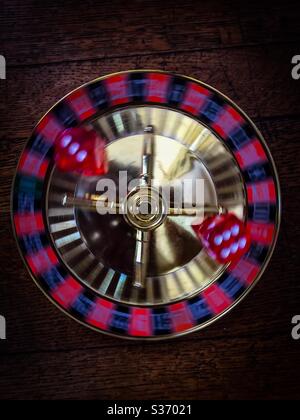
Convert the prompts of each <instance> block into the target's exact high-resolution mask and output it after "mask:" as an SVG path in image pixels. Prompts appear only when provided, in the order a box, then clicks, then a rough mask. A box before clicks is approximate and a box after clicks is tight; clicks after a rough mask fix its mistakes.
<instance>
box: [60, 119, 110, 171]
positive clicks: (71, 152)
mask: <svg viewBox="0 0 300 420" xmlns="http://www.w3.org/2000/svg"><path fill="white" fill-rule="evenodd" d="M54 150H55V151H54V159H55V164H56V166H57V167H58V168H59V169H60V170H61V171H63V172H76V173H78V174H82V175H85V176H95V175H103V174H105V173H106V172H107V169H108V168H107V159H106V153H105V141H104V140H103V139H102V138H101V137H100V136H99V134H98V133H97V132H96V131H95V130H88V129H87V128H85V127H75V128H68V129H66V130H64V131H62V132H61V133H60V134H59V135H58V136H57V138H56V140H55V144H54Z"/></svg>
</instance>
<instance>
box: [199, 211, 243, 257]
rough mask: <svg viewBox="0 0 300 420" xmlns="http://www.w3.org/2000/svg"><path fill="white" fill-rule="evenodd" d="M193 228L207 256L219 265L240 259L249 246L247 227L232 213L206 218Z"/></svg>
mask: <svg viewBox="0 0 300 420" xmlns="http://www.w3.org/2000/svg"><path fill="white" fill-rule="evenodd" d="M193 228H194V230H195V232H196V234H197V236H198V237H199V239H200V240H201V241H202V244H203V246H204V247H205V248H206V250H207V252H208V254H209V255H210V256H211V257H212V258H214V259H215V260H216V261H218V262H219V263H221V264H227V263H231V262H233V261H236V260H238V259H240V258H241V257H242V256H243V255H244V254H245V253H246V252H247V251H248V250H249V248H250V246H251V236H250V232H249V229H248V228H247V225H245V224H244V222H242V221H241V220H240V219H239V218H238V217H236V216H235V214H233V213H227V214H221V215H217V216H211V217H208V218H207V219H205V220H204V222H203V223H202V224H201V225H194V226H193Z"/></svg>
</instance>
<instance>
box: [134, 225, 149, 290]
mask: <svg viewBox="0 0 300 420" xmlns="http://www.w3.org/2000/svg"><path fill="white" fill-rule="evenodd" d="M150 236H151V232H150V231H149V232H146V231H143V230H138V231H137V233H136V248H135V256H134V283H133V285H134V286H135V287H138V288H144V287H145V279H146V276H147V269H148V263H149V245H150Z"/></svg>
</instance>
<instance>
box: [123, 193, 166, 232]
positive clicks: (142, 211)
mask: <svg viewBox="0 0 300 420" xmlns="http://www.w3.org/2000/svg"><path fill="white" fill-rule="evenodd" d="M123 214H124V218H125V220H126V222H127V223H128V224H129V225H131V226H133V227H134V228H137V229H140V230H153V229H156V228H158V227H159V226H160V225H161V224H162V223H163V222H164V220H165V218H166V217H167V208H166V204H165V201H164V199H163V197H162V196H161V194H160V193H159V191H157V190H156V189H155V188H152V187H148V186H142V187H137V188H135V189H134V190H132V191H131V192H130V193H129V194H128V196H127V197H126V200H125V202H124V203H123Z"/></svg>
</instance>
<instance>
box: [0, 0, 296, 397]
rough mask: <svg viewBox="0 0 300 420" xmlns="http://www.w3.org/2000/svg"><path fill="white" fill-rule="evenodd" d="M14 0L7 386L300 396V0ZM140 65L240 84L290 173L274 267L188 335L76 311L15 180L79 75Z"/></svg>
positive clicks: (1, 368)
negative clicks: (294, 332)
mask: <svg viewBox="0 0 300 420" xmlns="http://www.w3.org/2000/svg"><path fill="white" fill-rule="evenodd" d="M1 4H2V6H3V8H2V11H1V12H0V27H1V34H0V41H1V46H3V52H2V51H1V50H0V54H1V53H2V54H3V53H5V54H6V57H7V61H8V79H7V80H6V81H5V82H4V81H0V89H1V90H0V95H1V99H0V191H1V194H0V237H1V250H0V314H3V315H5V316H6V318H7V331H8V340H6V341H0V357H1V363H0V399H22V398H26V399H32V398H33V399H47V398H50V399H57V398H63V399H79V398H84V399H88V398H92V399H113V398H120V399H142V398H145V399H149V398H155V399H156V398H157V399H159V398H165V399H172V398H173V399H175V398H180V399H188V398H192V399H205V398H214V399H216V398H223V399H234V398H238V399H240V398H246V399H257V398H264V399H276V398H278V399H288V398H299V395H300V393H299V381H300V358H299V350H300V342H296V341H293V340H292V339H291V319H292V316H293V315H295V314H297V313H299V312H300V309H299V306H300V305H299V299H300V283H299V269H300V261H299V245H300V227H299V224H298V219H299V210H298V203H299V187H300V181H299V180H300V165H299V162H300V147H299V132H300V81H298V82H297V81H294V80H292V78H291V74H290V73H291V64H290V62H291V57H292V56H293V55H295V54H296V53H300V51H299V48H298V45H299V40H300V31H299V24H298V21H299V18H300V13H299V7H297V4H298V2H296V1H289V2H279V3H278V2H269V1H254V2H251V4H248V2H247V3H244V4H243V3H242V2H237V1H233V2H228V1H224V2H222V1H218V2H217V1H215V0H211V1H207V0H204V1H201V2H200V1H199V2H198V1H192V0H188V1H186V2H182V1H181V2H179V1H174V0H173V1H170V0H166V1H164V2H162V1H160V2H159V1H156V0H154V1H138V0H133V1H131V2H121V1H116V0H112V1H109V2H108V1H102V2H95V1H90V0H87V1H86V2H82V1H81V2H79V1H70V0H67V1H65V2H63V4H64V6H63V7H62V2H58V1H51V2H50V1H43V2H37V1H29V0H24V1H22V2H21V1H17V0H10V1H2V2H1ZM134 68H159V69H165V70H170V71H176V72H179V73H182V74H187V75H190V76H194V77H196V78H199V79H201V80H203V81H204V82H206V83H209V84H211V85H213V86H214V87H216V88H217V89H219V90H221V91H222V92H223V93H225V94H227V95H228V96H230V97H231V98H232V99H233V100H234V101H236V102H237V103H238V104H239V105H240V106H241V107H242V108H243V109H244V110H245V111H246V112H247V113H248V114H249V116H250V117H251V118H253V119H254V120H255V122H256V123H257V125H258V127H259V128H260V129H261V131H262V133H263V134H264V136H265V138H266V140H267V142H268V145H269V147H270V149H271V152H272V154H273V157H274V159H275V162H276V164H277V168H278V172H279V176H280V180H281V187H282V198H283V220H282V228H281V232H280V237H279V241H278V245H277V247H276V250H275V254H274V257H273V258H272V260H271V262H270V265H269V267H268V269H267V270H266V273H265V274H264V276H263V278H262V280H261V281H260V283H259V284H258V285H257V287H256V288H255V289H254V290H253V291H252V292H251V293H250V295H249V296H248V298H247V299H246V300H245V301H244V302H243V304H241V305H240V306H238V307H237V308H236V309H234V310H233V311H232V312H231V313H230V314H229V315H227V316H226V317H224V318H223V319H222V320H220V321H219V322H217V323H216V324H214V325H212V326H211V327H209V328H207V329H205V330H203V331H200V332H198V333H195V334H192V335H189V336H186V337H182V338H180V339H178V340H176V341H174V342H165V343H154V344H152V343H151V344H141V343H138V344H137V343H135V342H127V341H122V340H118V339H116V338H112V337H108V336H104V335H101V334H97V333H95V332H93V331H91V330H88V329H87V328H85V327H83V326H81V325H79V324H77V323H76V322H74V321H73V320H71V319H69V318H68V317H66V316H65V315H64V314H62V313H61V312H60V311H58V310H57V309H56V308H55V307H54V306H53V305H52V304H51V303H50V302H49V301H48V300H47V299H46V298H45V297H44V296H43V295H42V293H41V292H40V291H39V290H38V289H37V287H36V286H35V285H34V283H33V282H32V280H31V279H30V276H29V275H28V273H27V271H26V269H25V268H24V266H23V263H22V261H21V259H20V257H19V255H18V252H17V248H16V244H15V241H14V238H13V235H12V231H11V226H10V203H9V197H10V190H11V183H12V179H13V175H14V172H15V167H16V164H17V160H18V157H19V155H20V153H21V150H22V148H23V146H24V144H25V142H26V138H27V137H28V136H29V135H30V132H31V130H32V129H33V127H34V125H35V123H36V122H37V121H38V120H39V118H40V117H41V116H42V115H43V114H44V113H45V112H46V111H47V109H48V108H49V107H50V106H52V105H53V103H54V102H55V101H57V100H58V99H60V98H61V97H62V96H63V95H65V94H66V93H68V92H69V91H70V90H71V89H74V88H76V87H77V86H78V85H80V84H82V83H85V82H87V81H89V80H91V79H93V78H95V77H98V76H101V75H104V74H107V73H110V72H114V71H120V70H127V69H134Z"/></svg>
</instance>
